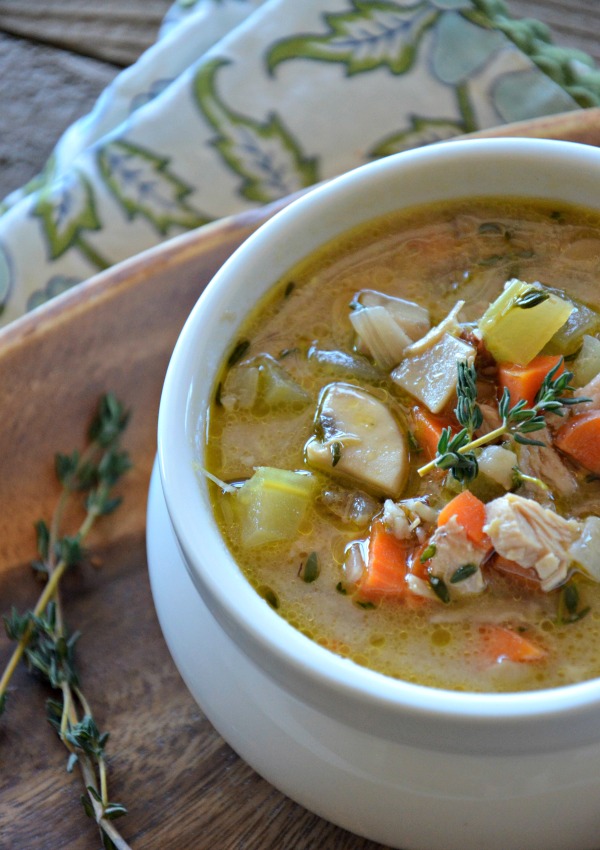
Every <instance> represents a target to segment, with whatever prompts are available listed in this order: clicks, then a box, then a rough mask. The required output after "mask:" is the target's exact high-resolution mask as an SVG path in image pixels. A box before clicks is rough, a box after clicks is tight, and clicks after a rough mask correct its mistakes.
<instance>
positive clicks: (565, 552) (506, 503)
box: [484, 493, 581, 591]
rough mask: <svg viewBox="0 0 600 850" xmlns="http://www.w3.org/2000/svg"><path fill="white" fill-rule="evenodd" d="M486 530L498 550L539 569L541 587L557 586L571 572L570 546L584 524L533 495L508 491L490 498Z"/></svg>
mask: <svg viewBox="0 0 600 850" xmlns="http://www.w3.org/2000/svg"><path fill="white" fill-rule="evenodd" d="M485 513H486V524H485V525H484V531H485V532H486V533H487V534H488V535H489V537H490V539H491V541H492V544H493V546H494V549H495V550H496V552H498V554H500V555H502V556H503V557H504V558H508V559H509V560H510V561H516V563H517V564H519V565H520V566H522V567H524V568H526V569H531V568H533V569H534V570H535V572H536V573H537V575H538V577H539V579H540V583H541V587H542V590H545V591H548V590H552V589H553V588H555V587H558V586H559V585H560V584H562V583H563V582H564V581H566V579H567V576H568V568H569V563H570V560H571V558H570V555H569V547H570V546H571V543H573V541H574V540H575V539H576V538H577V537H578V536H579V534H580V532H581V525H580V523H579V522H578V521H577V520H574V519H570V520H567V519H563V517H561V516H559V515H558V514H557V513H555V512H554V511H553V510H551V509H550V508H544V507H542V506H541V505H540V504H538V503H537V502H535V501H534V500H533V499H525V498H523V497H522V496H517V495H516V494H514V493H507V494H506V495H505V496H501V497H500V498H499V499H494V500H493V501H492V502H488V504H487V505H486V509H485Z"/></svg>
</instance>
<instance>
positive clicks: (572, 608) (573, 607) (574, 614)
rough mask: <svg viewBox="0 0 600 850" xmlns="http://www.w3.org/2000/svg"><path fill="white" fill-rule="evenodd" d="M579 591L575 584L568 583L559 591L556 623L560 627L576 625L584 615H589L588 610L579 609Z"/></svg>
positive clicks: (587, 608)
mask: <svg viewBox="0 0 600 850" xmlns="http://www.w3.org/2000/svg"><path fill="white" fill-rule="evenodd" d="M579 601H580V599H579V589H578V587H577V585H576V584H575V582H573V581H570V582H568V583H567V584H565V585H564V586H563V587H562V588H561V591H560V596H559V598H558V618H557V619H558V623H559V625H561V626H566V625H570V624H571V623H577V622H578V621H579V620H582V619H583V618H584V617H585V616H586V614H589V612H590V608H589V606H587V607H586V608H582V609H580V610H578V609H579Z"/></svg>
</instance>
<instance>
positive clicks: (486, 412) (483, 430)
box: [477, 402, 502, 437]
mask: <svg viewBox="0 0 600 850" xmlns="http://www.w3.org/2000/svg"><path fill="white" fill-rule="evenodd" d="M479 409H480V410H481V415H482V416H483V422H482V424H481V427H480V428H478V429H477V436H478V437H482V436H483V435H484V434H489V433H490V432H491V431H495V430H496V428H499V427H500V426H501V425H502V417H501V416H500V414H499V413H498V407H497V406H495V405H492V404H487V403H486V402H480V404H479Z"/></svg>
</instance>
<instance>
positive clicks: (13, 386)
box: [0, 0, 600, 850]
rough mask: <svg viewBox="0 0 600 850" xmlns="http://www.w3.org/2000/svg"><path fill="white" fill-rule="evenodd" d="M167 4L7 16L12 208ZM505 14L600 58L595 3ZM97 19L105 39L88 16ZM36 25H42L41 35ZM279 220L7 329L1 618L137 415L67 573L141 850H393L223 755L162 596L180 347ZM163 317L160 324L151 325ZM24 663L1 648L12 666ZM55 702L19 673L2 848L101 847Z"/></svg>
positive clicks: (522, 6)
mask: <svg viewBox="0 0 600 850" xmlns="http://www.w3.org/2000/svg"><path fill="white" fill-rule="evenodd" d="M169 5H170V4H169V3H168V2H164V3H162V2H160V3H159V2H154V3H152V2H149V0H144V2H141V0H121V2H119V3H118V4H117V3H116V2H105V3H104V4H95V3H91V2H82V0H70V2H67V0H54V2H52V0H47V1H46V2H45V3H44V2H42V0H35V2H34V0H23V2H21V3H14V2H7V0H0V67H2V70H3V74H2V75H0V194H2V188H4V189H6V191H8V189H9V188H15V187H16V186H18V185H20V183H22V182H25V180H27V179H29V178H30V177H31V176H33V174H35V173H36V171H37V170H38V169H39V168H40V167H41V165H43V162H44V160H45V157H46V156H47V154H48V152H49V150H50V149H51V146H52V145H53V143H54V141H55V140H56V137H57V135H58V133H59V132H60V131H61V130H62V129H64V127H65V126H67V125H68V124H69V123H70V122H71V121H72V120H74V119H75V118H76V117H77V115H78V114H83V113H84V112H85V111H87V109H89V108H90V106H91V104H92V103H93V101H94V99H95V97H96V96H97V95H98V94H99V92H100V91H101V90H102V88H103V87H104V86H105V85H106V83H107V82H108V81H109V80H110V79H112V77H113V76H114V75H115V74H116V73H117V72H118V65H117V64H116V63H117V62H120V63H126V62H128V61H133V60H134V59H135V57H136V55H139V51H140V50H141V49H143V47H142V46H141V45H140V42H139V40H138V41H135V40H134V39H133V38H132V39H131V40H130V41H129V47H128V48H127V50H128V51H129V52H128V53H127V55H124V54H123V55H121V58H120V59H117V58H115V54H114V52H113V53H112V54H110V51H109V47H110V50H112V49H113V47H114V45H116V44H119V43H120V44H122V43H123V41H124V39H123V33H124V32H125V31H127V30H128V29H129V30H135V31H136V33H142V32H143V33H144V36H143V39H142V41H147V42H148V43H149V42H150V41H151V39H152V38H153V37H154V36H153V33H152V32H151V30H152V28H153V27H154V26H155V25H156V26H158V18H159V17H160V15H161V14H162V10H159V7H162V9H163V10H166V8H167V7H168V6H169ZM508 6H509V8H510V9H511V11H513V12H514V13H515V14H525V15H531V16H534V17H537V18H538V19H542V20H546V21H547V22H548V23H549V24H551V25H552V27H553V31H554V33H555V35H556V37H557V41H561V42H562V43H569V44H571V45H573V46H578V47H581V48H582V49H585V50H587V52H589V53H591V54H592V55H595V56H596V58H600V55H599V54H600V48H599V45H600V39H599V36H600V3H598V0H570V2H569V3H566V2H558V0H521V1H520V2H517V0H514V2H509V3H508ZM42 7H45V10H44V9H42ZM67 7H68V8H67ZM17 9H18V10H20V11H18V12H17V14H16V18H17V19H19V16H20V20H21V23H20V24H19V26H20V27H21V28H20V29H18V28H17V24H16V23H15V14H14V13H15V10H17ZM94 9H95V10H96V11H97V17H98V22H97V23H95V22H94V16H93V15H91V13H90V10H94ZM27 10H29V11H32V10H33V12H35V13H33V12H32V14H31V15H29V22H27V17H28V16H27V14H26V12H27ZM61 10H62V11H61ZM64 10H67V11H68V15H67V17H65V18H64V21H69V20H71V21H73V22H74V23H77V22H79V23H81V21H82V20H85V21H86V25H87V28H86V27H84V28H83V30H81V29H80V30H79V32H80V33H82V32H83V36H81V37H80V40H79V41H78V43H77V45H76V46H75V47H69V45H68V44H67V43H65V40H64V38H63V39H62V41H59V40H57V35H56V30H55V29H52V27H51V26H50V25H48V27H47V28H45V27H44V26H43V19H44V15H48V16H49V18H50V22H51V23H52V20H54V21H56V19H57V18H58V17H59V16H60V15H59V12H60V14H62V13H63V11H64ZM98 10H99V11H98ZM109 10H110V11H109ZM115 10H117V11H115ZM119 10H120V12H121V13H120V14H119V15H117V12H118V11H119ZM127 10H128V11H127ZM132 10H133V11H132ZM42 12H43V14H42ZM83 12H85V13H86V14H85V15H84V14H83ZM126 12H127V14H126ZM130 12H131V15H132V17H131V19H129V18H128V17H127V15H128V14H129V13H130ZM11 15H12V17H11ZM53 15H54V19H53V18H52V16H53ZM69 16H70V17H69ZM153 16H154V17H153ZM23 21H25V24H23ZM149 21H152V22H153V23H152V26H150V28H148V27H147V26H146V25H147V24H148V22H149ZM41 22H42V23H41ZM65 26H66V24H65ZM145 27H146V28H145ZM64 28H65V27H64V26H63V29H64ZM100 41H102V43H103V46H102V47H100V46H99V42H100ZM107 45H109V47H107ZM110 45H112V47H111V46H110ZM75 49H76V50H77V53H75V52H74V50H75ZM109 55H112V58H111V59H110V61H107V57H108V56H109ZM32 68H33V69H34V71H35V73H33V72H32ZM46 79H50V80H51V83H50V84H49V85H50V88H51V90H52V105H51V108H47V109H42V108H41V106H40V104H41V105H47V104H48V102H49V101H48V97H47V96H44V95H43V94H40V91H41V89H40V85H41V83H40V81H42V80H46ZM46 91H48V90H46ZM16 95H18V97H17V96H16ZM38 97H39V100H36V98H38ZM16 100H18V101H19V102H18V104H16V103H15V101H16ZM61 104H62V106H61ZM11 109H12V110H13V111H12V112H11ZM33 114H35V116H36V120H35V121H32V120H31V116H32V115H33ZM586 119H587V123H585V122H583V123H579V119H578V118H577V119H575V120H576V125H573V123H572V122H573V120H574V116H570V117H567V118H566V119H565V121H566V123H563V124H558V125H557V124H556V123H554V124H553V123H552V122H550V124H548V123H547V122H545V121H542V122H541V123H540V124H538V125H537V126H536V127H534V128H533V129H532V128H531V127H526V126H523V127H521V128H516V130H515V128H512V130H511V131H512V132H519V133H522V134H527V133H529V134H531V133H533V134H535V135H550V136H558V137H567V138H580V139H581V140H583V141H587V142H588V143H591V144H600V119H599V117H598V113H593V112H591V111H590V112H589V113H587V114H586ZM7 174H8V175H10V179H8V178H7V179H6V180H5V178H6V175H7ZM3 181H4V182H3ZM9 184H10V185H9ZM269 212H270V211H269V210H267V211H261V212H258V213H256V214H252V215H249V216H247V217H244V218H243V219H241V220H240V219H236V220H234V221H231V222H224V223H221V224H219V225H217V226H216V227H215V228H213V229H212V230H210V229H209V230H207V232H206V234H205V235H203V236H202V239H200V240H199V239H198V237H197V236H196V235H195V234H186V235H185V236H184V237H180V240H179V241H177V242H174V243H173V244H169V245H167V246H165V248H164V249H162V250H161V252H160V260H159V262H158V263H157V261H156V258H155V257H153V256H146V257H144V256H142V257H139V258H135V259H134V260H133V261H130V263H128V264H125V265H124V266H122V267H120V268H119V269H118V270H116V271H115V272H109V273H106V275H104V276H103V275H99V276H98V277H96V278H94V279H93V280H92V281H90V282H89V283H88V284H85V285H84V286H83V287H81V288H80V289H79V290H77V291H72V292H70V293H67V295H66V296H64V297H63V299H61V301H60V303H59V302H57V303H56V305H52V304H51V305H48V308H47V310H45V311H44V313H43V320H38V319H34V318H33V317H26V318H25V319H24V320H23V321H22V322H19V323H16V324H15V325H14V326H12V327H9V328H7V329H6V330H5V331H3V332H2V333H0V403H1V405H2V410H3V421H4V423H5V435H4V437H2V438H1V439H0V456H1V457H2V458H3V461H2V471H3V476H2V478H1V479H0V505H1V506H2V511H0V613H1V612H4V611H6V610H7V609H8V608H9V606H10V605H11V604H14V605H16V607H17V608H18V609H20V610H24V609H26V608H28V607H30V606H31V605H32V604H33V603H34V601H35V598H36V596H37V594H38V592H39V586H38V585H36V583H35V580H34V578H33V576H32V574H31V572H30V570H29V567H28V566H27V563H28V560H29V558H31V557H33V555H34V549H35V541H34V536H33V532H32V523H33V522H34V520H36V519H38V517H39V516H40V515H42V514H43V515H47V513H48V511H49V510H50V507H51V505H52V502H53V499H54V497H55V494H56V488H55V485H54V483H53V479H52V474H51V464H52V457H53V453H54V452H55V451H57V450H60V451H66V450H70V449H72V448H75V447H77V446H78V445H80V444H81V440H82V437H83V432H84V429H85V424H86V422H87V420H88V418H89V413H90V410H91V407H92V406H93V403H94V401H95V399H96V398H97V395H98V393H99V392H101V391H104V390H105V389H115V390H116V391H117V392H118V393H119V394H121V395H122V397H123V398H124V400H125V401H126V402H127V403H128V404H130V405H131V406H132V408H133V409H134V416H133V418H132V422H131V426H130V430H129V433H128V435H127V443H128V447H129V448H130V449H131V451H132V453H133V455H134V460H135V462H136V471H135V473H134V474H133V475H132V476H131V478H130V479H129V482H128V483H127V484H125V486H124V495H125V497H126V502H125V505H126V506H127V510H125V508H123V509H121V511H120V512H118V514H115V516H114V517H113V518H112V519H108V520H106V525H105V527H104V531H103V532H102V531H100V533H99V534H98V535H96V537H95V538H94V540H93V547H94V548H93V551H94V555H95V556H96V557H95V558H94V562H95V563H97V561H100V562H101V566H100V567H93V566H91V564H90V563H86V564H84V565H82V567H81V568H80V569H78V570H75V571H73V573H72V575H70V576H69V579H68V581H67V585H66V592H65V603H66V604H65V608H66V611H67V618H68V621H69V624H70V625H71V627H72V628H80V629H81V630H82V632H83V636H82V638H81V641H80V644H79V659H80V662H79V666H80V669H81V673H82V678H83V682H84V685H85V689H86V691H87V692H88V695H89V697H90V700H91V701H92V704H93V705H94V707H95V710H96V713H97V716H98V719H99V721H100V723H101V725H102V726H103V728H106V729H107V730H109V731H110V733H111V740H110V742H109V746H108V753H109V757H110V771H111V775H110V793H111V798H112V799H115V800H118V801H120V802H122V803H123V804H125V805H126V806H127V807H128V808H129V811H130V813H129V815H128V816H127V817H126V818H124V819H123V820H122V821H121V822H120V823H121V828H122V831H123V834H124V835H125V837H126V838H127V839H128V840H129V842H130V843H131V845H132V847H133V848H136V850H137V848H144V850H213V848H216V850H238V848H239V850H242V849H243V850H275V848H277V850H281V848H284V850H304V848H311V849H312V848H331V850H376V848H379V845H376V844H374V843H373V842H369V841H366V840H364V839H361V838H359V837H357V836H354V835H351V834H350V833H347V832H345V831H343V830H341V829H338V828H336V827H334V826H332V825H331V824H329V823H327V822H325V821H323V820H321V819H320V818H318V817H316V816H314V815H312V814H310V813H309V812H306V811H305V810H304V809H302V808H301V807H299V806H297V805H296V804H294V803H292V802H291V801H289V800H288V799H286V798H285V797H284V796H283V795H281V794H280V793H279V792H278V791H276V790H275V789H273V788H272V787H271V786H270V785H269V784H268V783H267V782H265V781H264V780H263V779H261V778H260V777H259V776H257V774H256V773H254V771H252V770H251V769H250V768H249V767H248V766H247V765H245V764H244V762H243V761H241V760H240V759H239V758H238V757H237V756H236V755H235V753H234V752H233V751H232V750H231V749H230V748H229V747H228V746H227V745H226V744H225V743H224V742H223V740H222V739H221V738H220V737H219V736H218V735H217V733H216V732H215V731H214V729H213V728H212V726H211V725H210V724H209V723H208V721H207V720H206V718H205V717H204V716H203V715H202V713H201V711H200V710H199V709H198V708H197V706H196V705H195V703H194V702H193V700H192V698H191V697H190V695H189V693H188V692H187V690H186V688H185V686H184V685H183V683H182V681H181V679H180V677H179V675H178V673H177V671H176V669H175V667H174V665H173V663H172V661H171V658H170V656H169V654H168V651H167V649H166V646H165V644H164V641H163V638H162V635H161V633H160V629H159V626H158V623H157V620H156V616H155V613H154V608H153V604H152V600H151V596H150V590H149V584H148V576H147V566H146V559H145V541H144V511H145V493H146V490H147V484H148V475H149V471H150V465H151V462H152V458H153V455H154V447H155V443H154V433H155V424H156V420H155V417H156V409H157V405H158V396H159V392H160V386H161V384H162V377H163V375H164V370H165V367H166V363H167V360H168V357H169V354H170V350H171V348H172V345H173V343H174V340H175V338H176V336H177V333H178V330H179V328H180V327H181V324H182V323H183V320H184V319H185V316H186V315H187V312H188V311H189V308H190V306H191V304H192V303H193V301H194V300H195V298H196V297H197V295H198V293H199V291H200V290H201V288H202V287H203V285H204V283H205V282H206V280H207V279H208V278H209V277H210V275H211V274H212V271H213V270H214V269H215V268H216V267H218V265H220V263H221V262H222V261H223V259H224V258H225V257H226V256H227V255H228V253H229V252H230V251H231V250H233V248H234V247H235V246H236V245H237V244H238V242H239V241H240V240H241V239H243V238H244V237H245V236H246V235H247V233H249V232H251V230H252V229H254V228H255V227H256V226H257V224H258V223H259V221H260V220H261V217H262V215H263V214H269ZM165 281H169V283H170V288H169V287H166V286H165ZM148 303H150V304H153V305H154V308H155V309H154V310H152V311H150V310H147V312H144V304H146V305H147V304H148ZM125 329H126V330H127V333H126V332H125ZM84 340H85V342H84ZM74 354H76V356H77V358H78V359H79V361H80V363H81V367H82V368H81V370H80V371H79V372H78V373H77V374H76V375H73V374H65V372H64V370H63V371H61V362H62V363H64V362H68V361H69V360H71V359H72V357H73V355H74ZM123 364H126V367H127V368H123ZM7 423H8V424H7ZM109 523H110V524H109ZM9 649H10V648H9V645H8V642H7V641H6V639H5V638H4V637H3V636H0V665H3V663H4V661H5V659H6V657H7V655H8V652H9ZM47 696H48V692H46V691H45V690H44V689H43V688H42V687H40V686H39V684H38V683H37V682H36V681H35V680H34V679H32V678H31V677H30V676H29V675H28V674H27V673H26V672H25V671H23V670H20V671H19V673H18V674H17V676H16V678H15V680H14V683H13V690H12V691H11V694H10V701H9V706H8V711H7V714H6V715H5V716H3V718H2V721H1V722H0V850H63V848H65V850H67V848H68V850H88V848H92V849H93V850H94V849H95V848H99V846H100V842H99V839H98V834H97V831H96V829H95V827H94V825H93V824H92V823H91V821H89V820H88V819H87V818H86V817H85V816H84V814H83V810H82V809H81V807H80V804H79V796H80V793H81V792H80V784H79V783H80V780H79V777H78V775H77V773H76V772H74V773H73V774H68V773H67V772H66V769H65V767H66V758H65V753H64V751H63V748H62V747H61V745H60V744H59V742H58V741H57V739H56V736H55V734H54V732H53V731H52V730H51V728H50V727H49V726H48V725H47V724H46V722H45V720H44V719H43V718H44V702H45V699H46V698H47ZM380 850H381V848H380Z"/></svg>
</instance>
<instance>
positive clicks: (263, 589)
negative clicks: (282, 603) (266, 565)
mask: <svg viewBox="0 0 600 850" xmlns="http://www.w3.org/2000/svg"><path fill="white" fill-rule="evenodd" d="M257 593H258V595H259V596H260V597H262V598H263V599H264V600H265V602H266V603H267V604H268V605H270V606H271V608H273V610H274V611H276V610H277V609H278V608H279V597H278V596H277V594H276V593H275V591H274V590H273V589H272V588H271V587H269V585H267V584H263V585H261V586H260V587H258V588H257Z"/></svg>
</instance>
